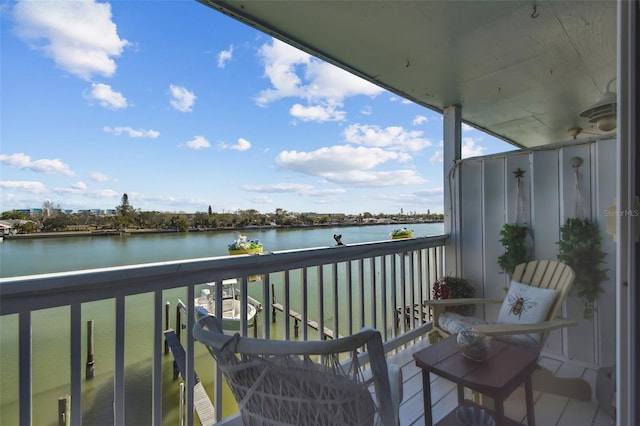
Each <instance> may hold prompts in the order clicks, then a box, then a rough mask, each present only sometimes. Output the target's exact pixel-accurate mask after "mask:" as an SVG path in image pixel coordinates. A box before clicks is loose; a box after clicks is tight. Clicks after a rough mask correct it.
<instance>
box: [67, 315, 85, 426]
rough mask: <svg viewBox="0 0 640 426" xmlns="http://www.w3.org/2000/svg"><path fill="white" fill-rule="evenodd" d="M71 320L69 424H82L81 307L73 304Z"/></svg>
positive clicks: (75, 425)
mask: <svg viewBox="0 0 640 426" xmlns="http://www.w3.org/2000/svg"><path fill="white" fill-rule="evenodd" d="M70 316H71V318H70V320H71V354H70V360H69V361H70V362H71V368H70V371H71V413H70V414H71V424H72V425H73V426H80V425H81V424H82V305H80V304H79V303H74V304H73V305H71V309H70Z"/></svg>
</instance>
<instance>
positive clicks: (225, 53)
mask: <svg viewBox="0 0 640 426" xmlns="http://www.w3.org/2000/svg"><path fill="white" fill-rule="evenodd" d="M232 58H233V45H232V46H229V50H222V51H221V52H220V53H218V68H224V67H225V66H226V65H227V62H229V61H230V60H231V59H232Z"/></svg>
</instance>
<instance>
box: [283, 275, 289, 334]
mask: <svg viewBox="0 0 640 426" xmlns="http://www.w3.org/2000/svg"><path fill="white" fill-rule="evenodd" d="M289 274H291V270H288V271H287V272H286V273H285V274H284V310H283V312H282V315H283V316H284V338H285V340H291V320H290V319H289V310H291V295H290V292H289V286H290V284H291V282H290V276H289Z"/></svg>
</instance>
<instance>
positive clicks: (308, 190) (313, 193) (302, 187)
mask: <svg viewBox="0 0 640 426" xmlns="http://www.w3.org/2000/svg"><path fill="white" fill-rule="evenodd" d="M242 189H243V190H245V191H247V192H258V193H267V194H278V193H284V194H296V195H302V196H309V197H325V196H328V195H338V194H344V193H345V192H346V191H345V190H344V189H342V188H332V189H317V188H315V187H314V186H313V185H306V184H299V183H276V184H271V185H244V186H243V187H242Z"/></svg>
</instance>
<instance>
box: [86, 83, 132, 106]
mask: <svg viewBox="0 0 640 426" xmlns="http://www.w3.org/2000/svg"><path fill="white" fill-rule="evenodd" d="M87 98H89V99H94V100H96V101H98V102H99V103H100V105H101V106H103V107H105V108H110V109H120V108H126V107H127V98H125V97H124V96H122V93H120V92H115V91H114V90H113V89H112V88H111V86H110V85H108V84H103V83H91V93H90V94H89V95H87Z"/></svg>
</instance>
